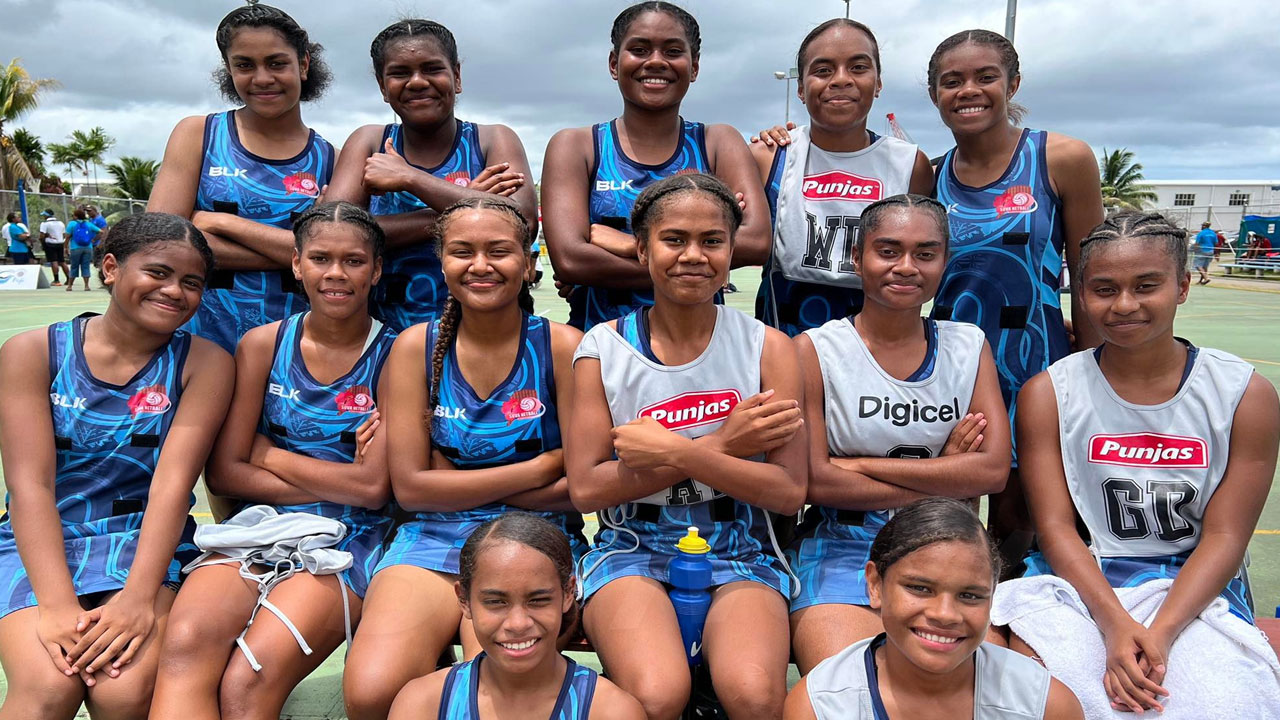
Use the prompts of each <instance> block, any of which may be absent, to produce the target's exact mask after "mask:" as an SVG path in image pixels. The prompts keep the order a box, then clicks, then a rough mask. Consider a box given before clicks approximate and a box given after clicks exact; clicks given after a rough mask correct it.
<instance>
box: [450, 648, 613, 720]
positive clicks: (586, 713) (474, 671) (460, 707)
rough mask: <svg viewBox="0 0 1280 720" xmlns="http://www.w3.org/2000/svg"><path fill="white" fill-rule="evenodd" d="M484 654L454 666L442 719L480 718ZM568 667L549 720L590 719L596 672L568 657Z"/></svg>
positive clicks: (469, 719) (466, 719) (566, 660)
mask: <svg viewBox="0 0 1280 720" xmlns="http://www.w3.org/2000/svg"><path fill="white" fill-rule="evenodd" d="M484 659H485V654H484V653H480V654H479V655H477V656H475V657H474V658H472V659H471V660H468V661H466V662H464V663H459V664H457V665H454V666H453V667H452V668H450V670H449V674H448V675H447V676H446V677H445V680H444V689H443V691H442V692H441V693H440V712H439V714H438V715H437V716H436V717H438V718H439V719H440V720H480V710H479V706H478V703H477V698H478V696H479V693H480V662H481V661H482V660H484ZM565 662H567V663H568V664H569V667H568V668H567V669H566V670H565V673H564V682H563V683H562V684H561V685H560V696H559V697H557V698H556V706H555V708H553V709H552V710H551V715H550V718H549V720H587V718H588V717H590V716H591V699H592V697H594V696H595V694H596V677H597V675H596V671H595V670H592V669H591V668H589V667H584V666H582V665H579V664H578V663H576V662H574V661H573V660H571V659H569V658H567V657H566V658H565Z"/></svg>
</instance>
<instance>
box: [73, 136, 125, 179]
mask: <svg viewBox="0 0 1280 720" xmlns="http://www.w3.org/2000/svg"><path fill="white" fill-rule="evenodd" d="M71 137H72V140H73V142H74V143H75V144H76V145H78V146H79V147H80V152H81V154H82V156H83V157H84V159H85V160H87V161H88V162H89V163H90V164H92V165H93V184H94V185H95V186H96V185H97V184H98V165H100V164H102V156H103V155H106V154H107V151H108V150H110V149H111V148H112V147H114V146H115V144H116V139H115V138H113V137H111V136H110V135H108V134H107V131H106V130H103V129H102V128H101V127H95V128H94V129H92V130H90V131H89V132H87V133H86V132H83V131H80V130H76V131H75V132H73V133H71Z"/></svg>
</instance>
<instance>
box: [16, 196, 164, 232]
mask: <svg viewBox="0 0 1280 720" xmlns="http://www.w3.org/2000/svg"><path fill="white" fill-rule="evenodd" d="M26 196H27V224H28V225H39V224H40V213H42V212H44V211H45V210H46V209H50V210H53V213H54V215H55V216H57V218H58V219H59V220H61V221H62V222H67V221H69V220H71V216H72V213H73V212H75V209H76V208H77V207H79V206H81V205H93V206H94V207H97V208H98V212H100V213H102V214H103V215H104V216H105V217H106V218H107V222H108V223H110V224H115V222H116V220H118V219H119V218H121V217H124V216H125V215H133V214H135V213H140V212H143V211H144V210H146V209H147V202H146V201H145V200H131V199H129V198H118V197H107V196H103V195H66V194H63V193H36V192H29V193H26ZM0 210H2V211H3V214H5V215H8V214H9V213H18V214H19V215H21V213H22V208H21V207H19V203H18V192H17V191H16V190H0Z"/></svg>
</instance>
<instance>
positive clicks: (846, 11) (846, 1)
mask: <svg viewBox="0 0 1280 720" xmlns="http://www.w3.org/2000/svg"><path fill="white" fill-rule="evenodd" d="M844 19H845V20H848V19H849V0H844Z"/></svg>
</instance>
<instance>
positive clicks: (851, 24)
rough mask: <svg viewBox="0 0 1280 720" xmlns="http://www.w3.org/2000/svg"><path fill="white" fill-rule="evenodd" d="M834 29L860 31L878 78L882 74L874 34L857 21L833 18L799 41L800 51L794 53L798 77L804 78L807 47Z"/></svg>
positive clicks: (878, 43)
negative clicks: (864, 38) (866, 41)
mask: <svg viewBox="0 0 1280 720" xmlns="http://www.w3.org/2000/svg"><path fill="white" fill-rule="evenodd" d="M834 27H847V28H853V29H854V30H859V31H861V32H862V33H863V34H864V35H866V36H867V39H868V40H870V41H871V59H872V60H874V61H875V66H876V75H877V76H879V75H880V74H881V72H882V71H881V67H880V42H879V41H878V40H876V35H875V33H873V32H871V28H869V27H867V26H866V25H864V24H862V23H860V22H858V21H857V20H850V19H849V18H835V19H833V20H828V21H826V22H824V23H822V24H821V25H819V26H818V27H816V28H814V29H812V30H810V31H809V34H808V35H805V36H804V40H801V41H800V50H798V51H797V52H796V68H797V72H799V73H800V77H804V74H805V72H804V64H805V62H807V61H808V58H806V57H805V56H804V54H805V53H806V52H808V50H809V46H810V45H811V44H813V41H814V40H817V39H818V37H819V36H821V35H822V33H824V32H826V31H827V30H830V29H831V28H834Z"/></svg>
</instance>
